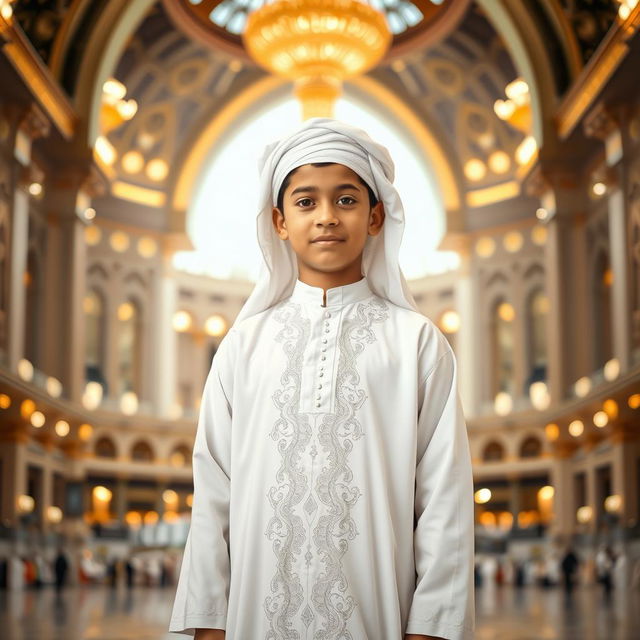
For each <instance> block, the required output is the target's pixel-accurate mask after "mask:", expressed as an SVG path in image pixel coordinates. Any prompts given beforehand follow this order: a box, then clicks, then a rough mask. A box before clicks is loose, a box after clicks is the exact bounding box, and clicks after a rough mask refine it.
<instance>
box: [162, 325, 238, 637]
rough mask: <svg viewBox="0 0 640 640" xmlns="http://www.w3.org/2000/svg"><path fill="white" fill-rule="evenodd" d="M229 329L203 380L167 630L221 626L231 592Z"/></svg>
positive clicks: (190, 632)
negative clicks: (185, 525) (186, 522)
mask: <svg viewBox="0 0 640 640" xmlns="http://www.w3.org/2000/svg"><path fill="white" fill-rule="evenodd" d="M232 332H233V329H232V330H231V331H230V333H228V334H227V335H226V336H225V338H224V339H223V340H222V342H221V343H220V345H219V347H218V351H217V352H216V354H215V356H214V358H213V362H212V365H211V369H210V370H209V374H208V376H207V380H206V382H205V386H204V391H203V394H202V402H201V404H200V413H199V418H198V426H197V430H196V437H195V442H194V446H193V485H194V490H193V505H192V510H191V526H190V529H189V533H188V536H187V541H186V543H185V548H184V555H183V559H182V566H181V568H180V577H179V579H178V586H177V590H176V596H175V600H174V605H173V612H172V614H171V622H170V624H169V631H173V632H176V633H182V634H184V635H188V636H193V635H195V629H198V628H203V629H225V628H226V619H227V604H228V595H229V579H230V563H229V491H230V449H231V415H232V411H231V387H232V380H233V375H232V366H233V364H232V356H231V353H230V351H232V347H231V346H230V341H232V340H233V335H232Z"/></svg>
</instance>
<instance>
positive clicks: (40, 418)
mask: <svg viewBox="0 0 640 640" xmlns="http://www.w3.org/2000/svg"><path fill="white" fill-rule="evenodd" d="M29 419H30V420H31V424H32V425H33V426H34V427H35V428H36V429H39V428H40V427H42V426H44V423H45V422H46V418H45V417H44V413H42V411H34V412H33V413H32V414H31V417H30V418H29Z"/></svg>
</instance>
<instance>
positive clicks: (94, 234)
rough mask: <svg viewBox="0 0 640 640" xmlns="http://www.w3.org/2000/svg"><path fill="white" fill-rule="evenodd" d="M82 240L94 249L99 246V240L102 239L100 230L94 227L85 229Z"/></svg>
mask: <svg viewBox="0 0 640 640" xmlns="http://www.w3.org/2000/svg"><path fill="white" fill-rule="evenodd" d="M84 239H85V242H86V243H87V244H88V245H89V246H90V247H95V246H96V245H98V244H100V240H101V239H102V231H101V230H100V227H96V226H95V225H91V226H89V227H85V229H84Z"/></svg>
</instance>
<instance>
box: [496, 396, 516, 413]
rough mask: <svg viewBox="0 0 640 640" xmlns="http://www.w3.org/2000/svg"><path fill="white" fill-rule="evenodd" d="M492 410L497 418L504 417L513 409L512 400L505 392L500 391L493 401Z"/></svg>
mask: <svg viewBox="0 0 640 640" xmlns="http://www.w3.org/2000/svg"><path fill="white" fill-rule="evenodd" d="M493 409H494V411H495V412H496V413H497V414H498V415H499V416H506V415H507V414H508V413H511V409H513V398H512V397H511V395H509V394H508V393H507V392H506V391H500V392H499V393H497V394H496V397H495V399H494V401H493Z"/></svg>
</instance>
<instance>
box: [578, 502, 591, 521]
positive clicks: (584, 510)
mask: <svg viewBox="0 0 640 640" xmlns="http://www.w3.org/2000/svg"><path fill="white" fill-rule="evenodd" d="M592 517H593V509H592V508H591V507H589V506H584V507H580V508H579V509H578V511H577V512H576V518H577V519H578V522H579V523H580V524H586V523H587V522H590V521H591V518H592Z"/></svg>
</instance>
